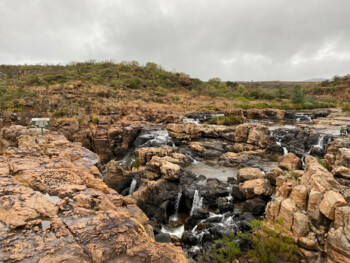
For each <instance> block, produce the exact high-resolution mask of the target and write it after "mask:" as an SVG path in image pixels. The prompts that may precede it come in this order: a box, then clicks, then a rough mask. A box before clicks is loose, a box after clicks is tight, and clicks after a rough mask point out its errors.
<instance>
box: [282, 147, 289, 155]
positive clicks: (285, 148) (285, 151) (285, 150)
mask: <svg viewBox="0 0 350 263" xmlns="http://www.w3.org/2000/svg"><path fill="white" fill-rule="evenodd" d="M282 149H283V155H286V154H287V153H288V150H287V147H282Z"/></svg>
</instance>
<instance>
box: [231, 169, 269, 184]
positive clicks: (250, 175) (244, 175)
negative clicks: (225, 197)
mask: <svg viewBox="0 0 350 263" xmlns="http://www.w3.org/2000/svg"><path fill="white" fill-rule="evenodd" d="M264 178H265V176H264V174H263V173H262V172H261V171H260V170H259V169H257V168H242V169H239V171H238V173H237V181H238V182H239V183H241V182H244V181H247V180H253V179H264Z"/></svg>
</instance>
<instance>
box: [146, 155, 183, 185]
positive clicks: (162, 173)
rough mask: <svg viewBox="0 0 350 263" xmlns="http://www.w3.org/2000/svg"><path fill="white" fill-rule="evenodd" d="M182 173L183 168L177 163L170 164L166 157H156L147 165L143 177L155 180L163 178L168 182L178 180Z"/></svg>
mask: <svg viewBox="0 0 350 263" xmlns="http://www.w3.org/2000/svg"><path fill="white" fill-rule="evenodd" d="M181 173H182V168H181V167H180V166H179V165H178V164H175V163H172V162H169V161H168V160H167V158H166V157H158V156H154V157H153V158H152V159H151V161H149V162H148V163H147V168H146V171H145V173H144V174H143V175H142V176H143V177H145V178H147V179H150V180H154V179H158V178H160V177H162V178H163V179H166V180H178V179H179V178H180V175H181Z"/></svg>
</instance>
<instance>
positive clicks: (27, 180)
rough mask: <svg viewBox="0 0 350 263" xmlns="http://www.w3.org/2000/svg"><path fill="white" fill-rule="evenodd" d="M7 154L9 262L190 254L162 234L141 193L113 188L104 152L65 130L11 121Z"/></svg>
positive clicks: (4, 237) (0, 177)
mask: <svg viewBox="0 0 350 263" xmlns="http://www.w3.org/2000/svg"><path fill="white" fill-rule="evenodd" d="M9 138H11V139H12V142H14V143H15V144H17V147H8V148H7V149H6V150H5V151H4V153H3V155H2V156H0V186H1V187H0V237H1V238H0V261H1V262H187V261H186V259H185V258H184V256H183V254H182V251H181V249H180V248H176V247H174V246H173V245H171V244H158V243H155V242H154V239H153V231H152V228H151V227H150V226H149V225H148V224H147V220H148V219H147V217H146V216H145V215H144V213H143V212H142V211H141V210H140V209H139V208H138V207H137V206H136V205H135V202H134V201H133V199H130V198H127V197H123V196H121V195H119V194H118V193H117V192H115V191H114V190H112V189H110V188H108V187H107V186H106V185H105V184H104V183H103V182H102V180H101V174H100V172H99V171H98V169H97V168H96V166H95V165H96V164H98V163H99V158H98V156H97V155H96V154H94V153H92V152H90V151H89V150H86V149H85V148H82V147H81V146H80V145H79V144H73V143H70V142H69V141H67V139H66V138H65V137H64V136H62V135H59V134H57V133H53V132H51V133H46V134H45V136H41V135H40V133H38V130H36V129H25V128H23V127H11V128H9V129H7V130H6V132H5V134H4V136H3V139H9Z"/></svg>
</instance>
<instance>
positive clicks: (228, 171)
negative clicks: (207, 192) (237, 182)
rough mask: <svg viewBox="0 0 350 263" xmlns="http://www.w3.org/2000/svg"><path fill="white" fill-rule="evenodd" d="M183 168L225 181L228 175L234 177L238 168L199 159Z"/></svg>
mask: <svg viewBox="0 0 350 263" xmlns="http://www.w3.org/2000/svg"><path fill="white" fill-rule="evenodd" d="M185 170H187V171H191V172H193V173H194V174H195V175H204V176H205V177H206V178H217V179H219V180H222V181H227V178H228V177H234V178H235V179H236V178H237V172H238V169H236V168H233V167H225V166H219V165H215V166H212V165H208V164H206V163H204V162H199V161H196V162H193V163H192V164H191V165H189V166H187V167H186V168H185Z"/></svg>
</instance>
